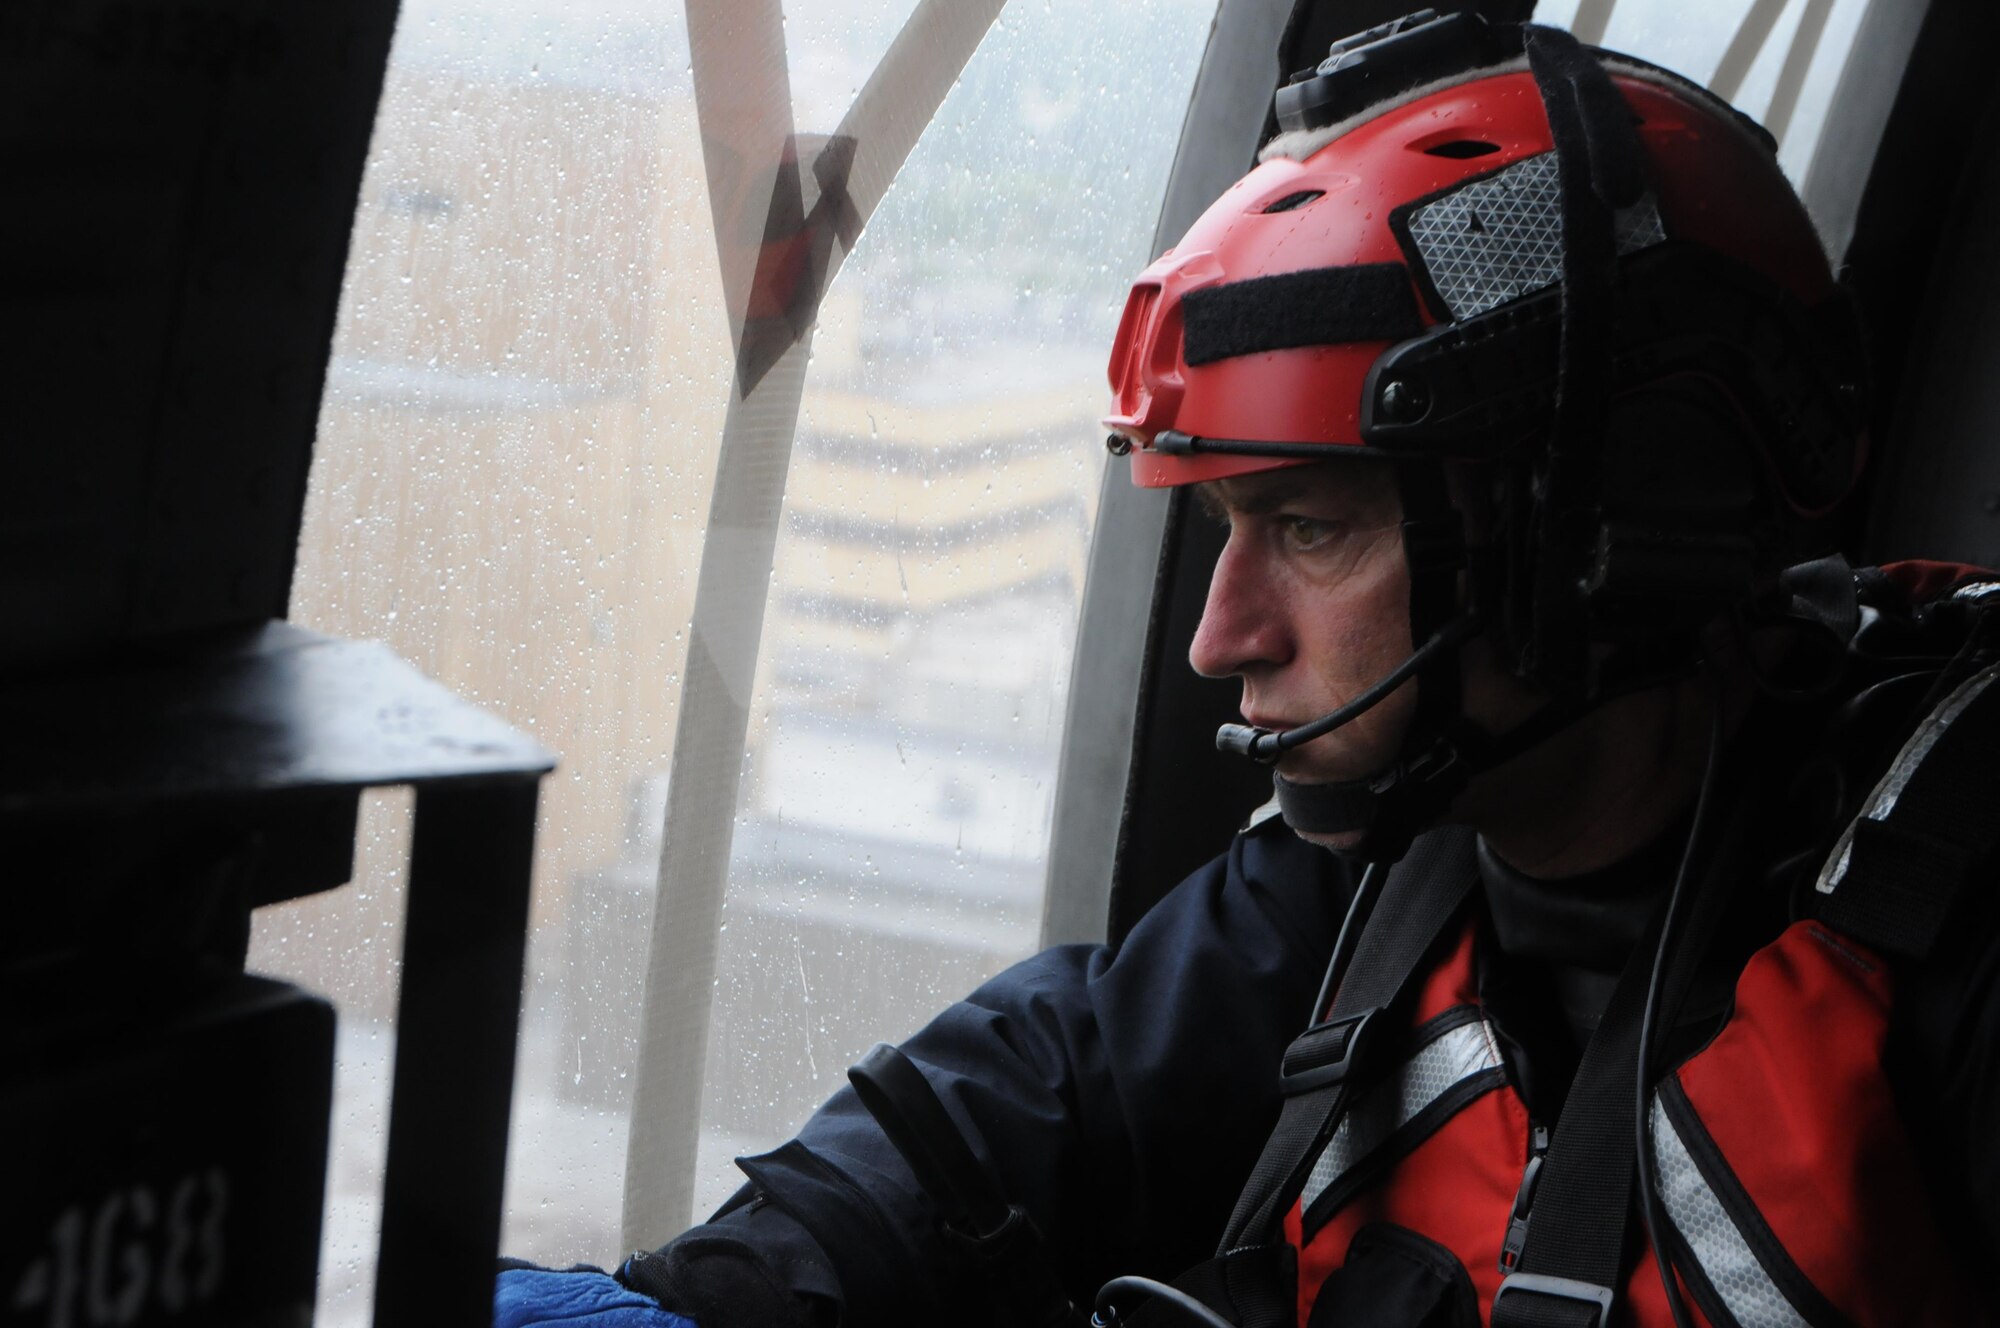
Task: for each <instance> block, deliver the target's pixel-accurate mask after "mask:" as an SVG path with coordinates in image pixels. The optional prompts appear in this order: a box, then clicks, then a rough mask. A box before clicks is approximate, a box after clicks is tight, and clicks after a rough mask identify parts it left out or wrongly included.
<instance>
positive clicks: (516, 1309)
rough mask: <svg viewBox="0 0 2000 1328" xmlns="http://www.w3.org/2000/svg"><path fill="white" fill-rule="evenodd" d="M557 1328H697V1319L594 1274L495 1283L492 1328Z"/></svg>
mask: <svg viewBox="0 0 2000 1328" xmlns="http://www.w3.org/2000/svg"><path fill="white" fill-rule="evenodd" d="M555 1323H565V1324H576V1325H578V1328H696V1325H695V1321H694V1320H693V1319H690V1318H687V1317H685V1316H684V1315H679V1314H675V1313H673V1312H672V1311H670V1310H664V1309H661V1308H660V1302H659V1301H657V1300H654V1299H653V1298H652V1297H651V1296H644V1295H641V1294H639V1293H638V1292H637V1291H633V1290H631V1289H630V1288H628V1287H625V1286H622V1285H620V1284H619V1283H618V1281H617V1280H616V1279H615V1278H613V1277H612V1276H611V1275H610V1274H609V1273H605V1272H600V1271H599V1270H597V1269H595V1268H588V1267H578V1268H572V1269H569V1270H567V1271H563V1272H558V1271H556V1270H555V1269H553V1268H506V1269H502V1270H501V1273H500V1276H499V1277H498V1278H496V1279H495V1280H494V1283H493V1328H529V1325H533V1324H555Z"/></svg>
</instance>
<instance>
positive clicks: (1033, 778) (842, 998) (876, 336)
mask: <svg viewBox="0 0 2000 1328" xmlns="http://www.w3.org/2000/svg"><path fill="white" fill-rule="evenodd" d="M1213 12H1214V7H1213V5H1212V3H1203V0H1143V2H1142V3H1137V4H1131V5H1124V6H1096V7H1092V6H1082V7H1078V6H1065V7H1056V8H1050V7H1045V6H1038V5H1010V6H1009V7H1007V8H1005V9H1003V10H1002V11H1001V14H1000V17H999V19H998V20H997V21H996V23H995V25H994V28H993V30H992V31H991V32H990V33H989V34H988V35H987V38H986V40H985V42H984V43H983V44H982V45H981V47H980V49H979V51H978V53H977V54H976V55H975V56H974V57H973V59H972V61H971V63H970V64H969V65H968V66H967V68H966V71H965V74H964V76H963V78H962V80H961V81H960V83H959V85H958V86H957V87H956V88H955V89H954V90H953V92H952V93H951V94H950V95H949V96H948V97H947V99H946V100H945V102H944V103H943V105H942V107H941V108H940V110H939V113H938V115H937V117H936V119H935V120H934V121H933V123H932V124H931V126H930V128H929V130H928V131H926V133H925V135H924V137H923V138H922V139H921V140H920V141H919V143H918V144H917V147H916V149H915V151H914V152H913V153H912V154H911V156H910V158H909V160H908V162H907V163H906V164H905V165H904V167H903V169H902V172H901V174H900V175H899V176H898V178H897V182H896V184H895V186H894V188H893V189H891V190H890V192H889V193H888V195H887V196H886V198H884V200H883V202H882V205H881V207H880V209H879V210H878V211H877V213H876V214H875V216H874V217H873V218H872V219H871V220H870V221H869V223H868V227H867V229H866V230H865V231H864V232H863V234H862V237H861V239H860V242H859V244H858V245H857V247H856V249H855V251H854V253H853V255H852V257H851V258H849V259H848V261H847V263H846V265H845V266H844V267H843V268H842V269H841V271H840V275H839V276H838V278H837V279H836V281H835V283H834V285H833V287H832V290H831V291H830V292H829V295H828V298H827V301H826V303H825V304H824V305H823V306H822V308H821V311H820V321H819V329H818V332H817V335H816V339H815V341H814V357H813V362H812V365H811V369H810V372H809V374H808V377H807V380H806V386H805V396H804V401H803V404H802V407H801V412H800V419H799V428H798V438H797V442H796V445H795V450H794V452H793V457H792V472H791V478H790V481H789V483H788V485H787V488H786V494H785V509H784V513H783V517H782V521H781V525H780V528H779V539H778V545H777V551H776V556H775V563H774V571H773V577H772V585H771V595H770V600H769V605H768V609H767V616H766V619H765V627H764V650H763V654H762V657H761V661H760V667H759V671H758V681H757V685H756V689H755V692H754V694H753V698H752V701H751V718H750V730H749V742H748V752H747V757H746V759H747V761H748V767H747V770H746V773H745V778H744V783H743V791H742V795H741V800H740V804H739V816H738V820H737V824H736V830H735V838H734V846H733V862H732V866H731V872H730V879H729V884H728V891H727V894H726V897H725V901H724V907H723V930H722V934H721V938H720V939H721V948H720V953H719V956H718V966H717V980H716V993H715V1003H714V1012H713V1018H712V1023H711V1029H710V1038H709V1044H708V1058H707V1071H706V1075H705V1078H704V1086H705V1095H704V1101H703V1106H702V1139H701V1144H700V1149H699V1153H698V1158H697V1175H696V1178H695V1187H694V1208H695V1211H696V1212H706V1211H708V1210H709V1209H711V1208H712V1207H713V1206H714V1204H716V1203H717V1202H719V1201H720V1200H721V1199H722V1198H724V1197H726V1196H727V1195H728V1193H729V1192H730V1191H732V1190H733V1189H735V1187H736V1186H737V1185H738V1184H740V1183H741V1175H740V1173H738V1172H737V1171H736V1170H735V1168H734V1167H733V1166H732V1165H731V1162H730V1159H731V1158H732V1157H733V1156H734V1155H736V1154H737V1153H741V1152H743V1151H746V1150H758V1149H763V1148H768V1147H770V1146H772V1145H773V1144H775V1143H776V1142H778V1141H780V1140H782V1139H783V1138H785V1137H786V1136H787V1135H788V1134H789V1133H790V1132H791V1130H792V1129H793V1128H794V1127H795V1126H796V1125H797V1123H798V1122H799V1121H800V1120H801V1119H802V1118H803V1117H804V1116H805V1115H806V1114H807V1113H808V1112H809V1111H810V1110H811V1109H812V1108H813V1107H814V1106H815V1105H817V1104H818V1102H820V1101H821V1100H822V1099H824V1098H825V1097H826V1095H827V1094H828V1093H829V1092H831V1091H832V1090H833V1089H834V1088H836V1087H838V1086H839V1085H840V1084H841V1083H843V1082H844V1075H845V1071H846V1068H847V1066H849V1065H850V1064H852V1063H853V1062H854V1061H855V1060H857V1059H859V1058H860V1056H861V1054H862V1053H863V1052H865V1051H866V1050H867V1049H868V1047H870V1046H871V1045H873V1044H874V1043H876V1042H878V1041H883V1040H893V1039H895V1038H898V1037H901V1036H904V1035H907V1034H908V1033H910V1032H912V1031H914V1029H915V1028H916V1027H917V1026H918V1024H919V1023H920V1022H921V1021H922V1020H923V1019H925V1018H927V1017H928V1016H929V1015H931V1014H933V1013H935V1012H936V1010H937V1009H938V1008H940V1007H941V1006H942V1005H943V1004H945V1003H947V1002H949V1001H950V1000H952V999H954V998H955V997H957V996H960V995H963V994H964V993H965V992H966V991H968V990H970V989H971V987H972V986H974V985H976V984H977V982H978V981H980V980H981V979H982V978H983V977H985V976H987V975H989V974H991V973H992V972H994V971H996V970H997V969H999V968H1000V967H1002V966H1004V965H1006V964H1007V963H1010V962H1012V961H1013V960H1015V959H1017V958H1020V957H1022V956H1025V955H1026V954H1027V953H1029V952H1030V951H1032V950H1033V949H1034V948H1035V946H1036V938H1037V935H1038V931H1039V924H1040V916H1041V909H1042V884H1043V875H1044V864H1045V858H1046V852H1047V839H1048V830H1049V822H1050V817H1051V814H1052V810H1053V805H1054V792H1055V774H1056V762H1057V756H1058V753H1059V749H1060V745H1061V738H1062V733H1061V728H1062V717H1063V696H1064V691H1065V686H1066V683H1067V677H1068V672H1069V661H1070V651H1071V649H1072V647H1073V644H1074V637H1075V630H1076V615H1077V611H1078V606H1079V603H1080V600H1081V595H1082V588H1083V586H1082V582H1083V564H1084V557H1085V552H1086V549H1087V546H1088V542H1089V536H1090V527H1091V518H1092V511H1093V508H1094V506H1095V503H1096V496H1097V490H1098V485H1099V482H1100V477H1101V474H1102V467H1103V464H1104V449H1103V441H1102V438H1101V430H1099V429H1098V427H1097V425H1096V419H1097V416H1098V415H1099V414H1100V413H1101V411H1102V397H1103V392H1104V386H1103V384H1104V369H1103V362H1104V354H1105V348H1106V347H1107V346H1108V345H1109V344H1110V339H1111V335H1112V333H1113V331H1114V330H1115V328H1116V324H1117V319H1118V315H1119V312H1120V309H1121V307H1122V305H1123V301H1124V296H1125V292H1126V288H1127V284H1128V282H1129V280H1130V276H1131V273H1132V272H1133V271H1136V270H1137V268H1138V267H1139V266H1140V265H1141V264H1143V262H1144V261H1145V258H1146V256H1147V255H1146V252H1145V250H1146V245H1147V243H1148V241H1149V239H1150V237H1151V233H1152V229H1153V225H1154V218H1155V215H1156V213H1157V211H1158V200H1159V198H1160V195H1161V191H1162V190H1163V188H1164V186H1165V181H1166V174H1167V170H1168V168H1169V166H1170V165H1171V162H1172V155H1173V151H1174V146H1175V143H1176V140H1177V138H1178V134H1179V128H1180V124H1179V121H1180V115H1181V111H1182V108H1183V107H1184V106H1185V104H1186V89H1188V88H1189V87H1190V86H1191V84H1192V81H1193V74H1194V69H1195V65H1196V63H1197V61H1198V60H1199V57H1200V55H1201V51H1202V45H1203V41H1204V39H1205V37H1206V34H1207V28H1208V24H1209V20H1210V18H1211V17H1212V15H1213ZM1134 32H1143V33H1146V34H1147V39H1146V40H1145V41H1143V42H1140V41H1134V40H1133V39H1132V34H1133V33H1134ZM1172 90H1178V91H1172ZM1169 94H1170V95H1169ZM802 127H804V124H803V123H802ZM676 777H677V778H678V777H680V776H679V773H678V772H676Z"/></svg>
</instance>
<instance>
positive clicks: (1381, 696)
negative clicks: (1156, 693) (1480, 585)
mask: <svg viewBox="0 0 2000 1328" xmlns="http://www.w3.org/2000/svg"><path fill="white" fill-rule="evenodd" d="M1478 634H1479V615H1478V614H1477V613H1474V612H1473V611H1471V610H1470V609H1468V610H1466V611H1465V612H1464V613H1461V614H1459V615H1458V616H1457V617H1456V618H1453V619H1452V620H1451V621H1450V622H1448V623H1446V624H1445V625H1444V626H1442V627H1440V628H1438V629H1437V631H1436V632H1435V633H1433V634H1432V636H1431V639H1430V640H1428V641H1426V642H1424V643H1423V644H1422V645H1421V646H1418V647H1417V648H1416V650H1415V651H1414V652H1412V654H1411V655H1410V657H1409V658H1408V659H1406V660H1404V661H1403V662H1402V663H1401V664H1398V665H1397V666H1396V667H1395V668H1393V669H1391V670H1390V671H1389V674H1388V676H1387V677H1385V678H1383V679H1382V681H1380V682H1378V683H1376V684H1375V685H1374V686H1373V687H1370V688H1369V689H1368V690H1367V691H1365V692H1363V693H1362V694H1361V695H1359V696H1357V697H1355V698H1354V699H1353V700H1352V701H1349V702H1348V703H1347V704H1346V705H1344V706H1342V707H1340V709H1338V710H1335V711H1332V712H1331V713H1329V714H1325V715H1321V716H1320V717H1319V718H1318V719H1315V720H1314V721H1313V722H1312V723H1310V724H1301V725H1300V726H1299V727H1298V728H1295V729H1286V730H1285V731H1284V732H1282V733H1274V732H1272V731H1271V730H1270V729H1260V728H1257V727H1255V726H1254V725H1250V724H1224V725H1223V726H1222V727H1221V728H1219V729H1217V730H1216V731H1215V749H1216V750H1217V751H1219V752H1233V753H1235V754H1236V755H1237V756H1247V757H1249V758H1250V759H1251V760H1253V761H1255V762H1257V763H1258V764H1259V765H1275V764H1277V761H1278V758H1279V757H1280V756H1282V755H1284V754H1285V753H1286V752H1288V751H1290V750H1291V749H1292V748H1294V747H1297V746H1300V745H1301V744H1303V743H1308V742H1311V741H1312V740H1313V739H1314V738H1319V737H1324V736H1325V735H1327V734H1329V733H1331V732H1333V731H1334V730H1335V729H1337V728H1339V727H1340V726H1341V725H1343V724H1346V723H1348V722H1349V721H1350V720H1354V719H1358V718H1359V717H1360V716H1362V715H1364V714H1366V713H1367V712H1368V711H1370V710H1373V709H1374V708H1375V707H1376V706H1377V705H1379V704H1381V703H1382V702H1383V701H1384V700H1386V699H1387V698H1388V696H1389V693H1391V692H1393V691H1395V690H1396V689H1397V688H1398V687H1401V686H1402V685H1403V684H1404V683H1405V682H1408V681H1409V679H1410V676H1411V675H1412V674H1414V673H1416V672H1417V671H1418V670H1420V669H1422V668H1423V667H1424V666H1425V665H1427V664H1429V663H1430V662H1431V661H1432V660H1433V659H1436V658H1437V657H1438V656H1439V655H1440V654H1442V653H1443V652H1445V651H1447V650H1452V649H1455V648H1456V647H1458V646H1462V645H1464V644H1465V643H1466V642H1467V641H1470V640H1471V639H1472V638H1473V637H1475V636H1477V635H1478Z"/></svg>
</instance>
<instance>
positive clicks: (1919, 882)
mask: <svg viewBox="0 0 2000 1328" xmlns="http://www.w3.org/2000/svg"><path fill="white" fill-rule="evenodd" d="M1996 678H2000V664H1990V665H1988V666H1987V667H1985V668H1983V669H1981V670H1979V671H1978V672H1977V673H1974V674H1973V675H1972V676H1971V677H1970V678H1967V679H1966V680H1965V681H1964V682H1962V683H1960V684H1959V685H1958V686H1957V687H1956V688H1955V689H1954V690H1953V691H1952V692H1951V694H1950V695H1949V696H1947V697H1946V698H1945V699H1944V701H1943V702H1942V703H1941V704H1939V705H1938V707H1937V708H1936V709H1934V710H1932V711H1931V713H1930V714H1929V715H1928V716H1927V717H1926V718H1925V719H1924V722H1923V723H1921V724H1919V725H1918V726H1917V730H1916V732H1915V733H1913V734H1911V735H1910V738H1909V740H1908V741H1907V742H1905V743H1904V744H1903V748H1902V750H1901V751H1899V752H1897V753H1896V759H1895V760H1894V761H1892V762H1890V764H1889V769H1888V772H1887V773H1886V774H1884V775H1883V776H1882V779H1881V781H1880V782H1879V783H1877V784H1876V785H1875V789H1874V791H1873V792H1872V793H1870V794H1869V795H1868V800H1867V802H1865V803H1864V804H1863V805H1862V809H1861V812H1860V814H1859V815H1858V816H1856V817H1855V818H1854V820H1853V822H1851V823H1850V824H1849V825H1848V827H1847V829H1846V831H1845V832H1843V833H1842V835H1841V838H1840V841H1839V842H1838V843H1837V844H1836V845H1835V846H1834V850H1833V854H1832V856H1831V857H1829V858H1828V860H1827V863H1826V866H1825V867H1824V868H1822V869H1821V871H1820V876H1819V881H1818V883H1817V886H1816V887H1815V888H1816V891H1817V895H1816V898H1817V901H1818V903H1819V908H1818V909H1817V916H1818V917H1819V919H1820V920H1821V921H1822V922H1824V923H1826V924H1827V925H1828V926H1830V927H1832V928H1833V929H1834V930H1836V931H1839V932H1842V933H1844V934H1846V935H1848V936H1852V937H1853V938H1854V939H1855V940H1857V941H1860V942H1861V943H1862V944H1864V945H1867V946H1869V947H1870V948H1871V949H1876V950H1881V951H1886V952H1888V953H1890V954H1893V955H1896V956H1899V957H1901V958H1905V959H1923V958H1926V957H1927V956H1929V954H1930V953H1931V950H1932V948H1933V947H1934V946H1935V945H1936V944H1937V939H1938V937H1939V935H1940V934H1941V933H1942V932H1943V929H1944V925H1945V921H1946V919H1947V918H1948V917H1949V916H1950V914H1951V911H1952V907H1953V905H1954V904H1955V903H1956V902H1957V900H1958V896H1959V894H1960V893H1961V891H1963V889H1964V888H1965V885H1966V883H1967V882H1968V881H1969V880H1970V878H1971V876H1972V874H1973V871H1974V870H1975V868H1976V867H1977V866H1978V864H1979V863H1981V862H1983V861H1985V860H1987V859H1988V857H1989V855H1990V854H1991V853H1992V852H1993V850H1994V849H1995V848H1996V847H2000V818H1996V817H1995V816H1994V815H1993V809H1992V795H1993V790H1992V783H1991V762H1992V753H1993V752H1994V751H1995V750H1997V749H2000V687H1995V686H1993V683H1994V681H1995V679H1996Z"/></svg>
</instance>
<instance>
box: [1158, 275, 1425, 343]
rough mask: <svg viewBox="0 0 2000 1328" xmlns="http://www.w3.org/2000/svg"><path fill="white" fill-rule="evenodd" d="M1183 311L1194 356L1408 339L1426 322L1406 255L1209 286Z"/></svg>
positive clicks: (1192, 293)
mask: <svg viewBox="0 0 2000 1328" xmlns="http://www.w3.org/2000/svg"><path fill="white" fill-rule="evenodd" d="M1181 317H1182V320H1183V328H1184V331H1183V334H1182V335H1183V340H1182V346H1181V355H1182V357H1183V358H1184V359H1186V361H1187V362H1188V363H1189V364H1209V363H1212V362H1214V361H1216V360H1226V359H1228V358H1229V357H1231V356H1232V355H1255V354H1257V353H1258V352H1259V351H1266V350H1291V349H1293V348H1294V347H1298V346H1338V345H1341V344H1342V343H1344V342H1350V341H1402V340H1404V339H1405V338H1408V337H1414V336H1416V335H1417V334H1418V333H1420V332H1422V331H1423V330H1424V320H1423V317H1422V315H1420V314H1419V313H1418V312H1417V294H1416V289H1415V288H1414V287H1413V286H1411V284H1410V270H1409V269H1408V268H1406V267H1404V266H1403V265H1402V264H1401V263H1364V264H1361V265H1359V266H1356V267H1320V268H1312V269H1309V270H1307V271H1304V272H1282V273H1279V274H1277V275H1275V276H1269V277H1251V278H1250V279H1249V280H1247V281H1232V282H1230V283H1229V284H1228V285H1225V286H1207V287H1204V288H1203V289H1201V290H1196V291H1189V292H1188V293H1187V295H1186V296H1185V297H1184V298H1183V299H1182V300H1181Z"/></svg>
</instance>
